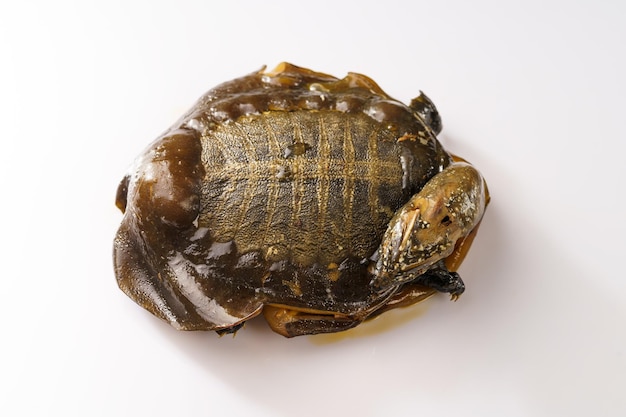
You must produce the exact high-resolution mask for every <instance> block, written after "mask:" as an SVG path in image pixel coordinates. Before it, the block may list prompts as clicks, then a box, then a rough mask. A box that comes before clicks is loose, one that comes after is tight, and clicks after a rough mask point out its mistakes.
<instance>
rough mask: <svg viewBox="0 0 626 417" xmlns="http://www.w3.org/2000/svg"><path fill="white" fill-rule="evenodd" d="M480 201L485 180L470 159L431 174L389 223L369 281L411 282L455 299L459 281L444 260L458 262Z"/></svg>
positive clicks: (468, 242) (477, 215) (483, 197)
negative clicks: (449, 259) (428, 179)
mask: <svg viewBox="0 0 626 417" xmlns="http://www.w3.org/2000/svg"><path fill="white" fill-rule="evenodd" d="M486 204H487V197H486V187H485V182H484V180H483V178H482V176H481V175H480V173H479V172H478V171H477V170H476V169H475V168H474V167H472V166H471V165H470V164H468V163H465V162H457V163H453V164H452V165H450V166H448V167H447V168H446V169H444V170H443V171H442V172H440V173H439V174H437V175H435V176H434V177H433V178H432V179H430V181H428V182H427V183H426V185H425V186H424V187H423V188H422V190H421V191H420V192H419V193H417V194H416V195H414V196H413V197H412V198H411V199H410V200H409V202H408V203H406V204H405V205H404V206H403V207H402V208H401V209H400V210H398V212H397V213H396V214H395V215H394V217H393V218H392V219H391V221H390V222H389V226H388V228H387V231H386V232H385V235H384V237H383V240H382V243H381V245H380V247H379V249H378V260H377V262H376V265H375V266H374V268H373V270H372V273H373V276H374V277H373V279H372V282H371V284H372V286H373V287H375V288H379V289H382V288H388V287H389V286H391V285H400V284H404V283H407V282H415V283H419V284H423V285H426V286H429V287H431V288H433V289H436V290H438V291H444V292H449V293H450V294H451V295H452V299H456V298H458V296H459V295H460V294H461V293H462V292H463V290H464V289H465V286H464V284H463V281H461V279H460V277H459V276H458V274H456V273H454V272H450V271H449V270H448V268H447V267H446V259H447V258H448V257H450V258H451V260H454V261H453V262H449V264H450V265H453V266H454V267H455V269H456V267H458V266H459V265H460V261H462V258H463V257H464V256H465V253H466V252H467V250H468V249H469V245H471V241H472V239H473V236H474V234H475V229H476V228H477V226H478V224H479V223H480V220H481V219H482V216H483V213H484V211H485V207H486Z"/></svg>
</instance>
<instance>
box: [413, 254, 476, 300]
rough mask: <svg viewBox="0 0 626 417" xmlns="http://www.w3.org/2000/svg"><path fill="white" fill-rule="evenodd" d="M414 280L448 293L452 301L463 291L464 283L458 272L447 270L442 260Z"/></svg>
mask: <svg viewBox="0 0 626 417" xmlns="http://www.w3.org/2000/svg"><path fill="white" fill-rule="evenodd" d="M415 282H416V283H417V284H421V285H425V286H427V287H430V288H432V289H435V290H437V291H439V292H447V293H449V294H450V299H451V300H452V301H456V300H458V299H459V297H460V296H461V294H463V292H464V291H465V284H464V283H463V280H462V279H461V277H460V276H459V274H457V273H456V272H450V271H448V269H447V268H446V266H445V264H444V262H443V261H440V262H438V263H437V264H436V266H435V267H434V268H432V269H429V270H428V271H426V272H424V273H423V274H422V275H421V276H420V277H419V278H417V279H416V280H415Z"/></svg>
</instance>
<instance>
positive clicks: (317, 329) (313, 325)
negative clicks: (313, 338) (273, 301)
mask: <svg viewBox="0 0 626 417" xmlns="http://www.w3.org/2000/svg"><path fill="white" fill-rule="evenodd" d="M263 315H264V316H265V320H266V321H267V323H268V324H269V326H270V328H271V329H272V330H273V331H275V332H276V333H278V334H280V335H282V336H285V337H295V336H305V335H313V334H320V333H335V332H341V331H343V330H348V329H351V328H353V327H355V326H357V325H358V324H360V323H361V322H362V320H359V319H354V318H351V317H336V316H333V315H330V314H316V313H308V312H302V311H297V310H291V309H288V308H284V307H275V306H268V305H266V306H265V307H264V308H263Z"/></svg>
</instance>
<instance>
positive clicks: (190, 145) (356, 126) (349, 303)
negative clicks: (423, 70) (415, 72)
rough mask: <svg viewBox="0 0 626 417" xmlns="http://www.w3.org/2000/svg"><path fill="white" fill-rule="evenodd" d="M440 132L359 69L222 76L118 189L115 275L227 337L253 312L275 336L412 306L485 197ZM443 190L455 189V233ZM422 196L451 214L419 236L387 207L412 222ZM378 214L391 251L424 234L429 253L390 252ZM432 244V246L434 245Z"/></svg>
mask: <svg viewBox="0 0 626 417" xmlns="http://www.w3.org/2000/svg"><path fill="white" fill-rule="evenodd" d="M440 129H441V120H440V118H439V116H438V113H437V112H436V109H435V108H434V105H432V103H431V102H430V100H428V98H426V96H424V95H420V96H419V97H418V98H416V99H415V100H413V102H412V103H411V106H410V107H409V106H406V105H403V104H402V103H400V102H397V101H395V100H393V99H391V98H390V97H388V96H387V95H386V94H385V93H384V92H383V91H382V90H381V89H380V87H378V86H377V85H376V84H375V83H374V82H373V81H372V80H370V79H369V78H367V77H365V76H362V75H359V74H349V75H348V76H347V77H345V78H344V79H341V80H339V79H336V78H334V77H331V76H329V75H325V74H321V73H316V72H313V71H310V70H306V69H302V68H298V67H295V66H292V65H289V64H281V66H279V67H278V68H277V69H276V70H274V71H273V72H269V73H266V72H262V71H261V72H256V73H253V74H250V75H248V76H245V77H242V78H239V79H236V80H233V81H230V82H227V83H224V84H222V85H220V86H218V87H216V88H214V89H213V90H211V91H209V92H208V93H207V94H205V95H204V96H203V97H202V98H200V100H199V101H198V103H196V105H195V106H194V107H193V108H192V109H191V110H190V111H189V112H188V113H187V114H186V115H185V116H184V117H183V118H182V119H181V120H179V121H178V122H177V123H176V124H175V125H174V126H173V127H172V128H170V129H169V130H168V131H167V132H166V133H164V134H163V136H162V137H161V138H159V139H157V141H155V142H154V143H153V144H152V145H151V146H150V147H149V148H148V149H147V150H146V151H145V153H144V154H142V155H141V156H140V157H139V158H138V159H137V161H136V163H135V165H134V166H133V168H132V169H131V171H130V172H129V174H128V175H127V176H126V177H125V178H124V180H123V181H122V183H121V184H120V187H119V189H118V194H117V200H116V204H117V206H118V207H119V208H120V209H121V210H122V211H124V213H125V215H124V219H123V221H122V225H121V226H120V229H119V231H118V234H117V237H116V239H115V245H114V261H115V271H116V275H117V279H118V283H119V285H120V287H121V288H122V290H124V291H125V292H126V293H127V294H128V295H129V296H130V297H131V298H132V299H133V300H135V301H136V302H138V303H139V304H140V305H142V306H143V307H145V308H146V309H148V310H149V311H151V312H152V313H153V314H155V315H157V316H158V317H161V318H163V319H165V320H166V321H168V322H170V323H171V324H172V325H173V326H175V327H177V328H179V329H185V330H194V329H207V330H217V331H234V330H236V329H237V328H238V327H239V326H240V324H241V323H243V322H244V321H245V320H247V319H249V318H251V317H253V316H255V315H257V314H259V313H260V312H261V311H262V310H263V307H264V306H268V307H267V308H266V312H265V316H266V318H267V319H268V322H269V323H270V325H271V326H272V328H273V329H274V330H275V331H277V332H279V333H281V334H283V335H285V336H295V335H300V334H311V333H320V332H328V331H340V330H345V329H347V328H350V327H354V326H355V325H357V324H358V323H359V322H361V321H362V320H364V319H366V318H367V317H369V316H371V315H372V314H374V313H375V312H377V311H378V312H381V311H384V310H385V309H389V308H394V307H396V306H400V305H408V304H411V303H413V302H417V301H420V300H421V299H424V298H426V297H428V296H430V295H431V294H432V293H433V292H434V289H432V288H428V286H425V285H423V283H421V282H420V281H419V279H417V278H418V277H419V276H420V275H422V274H424V272H426V271H429V270H430V269H433V268H435V264H436V262H438V261H439V260H441V259H444V258H446V257H449V256H452V252H453V249H454V247H455V243H456V242H457V241H461V240H463V239H464V238H465V236H467V235H468V234H469V233H470V232H471V231H472V229H474V227H475V226H476V225H477V224H478V222H479V220H480V218H481V217H482V213H483V210H484V206H485V199H484V192H483V181H482V178H481V177H480V174H478V173H477V172H476V171H475V170H474V169H473V168H471V167H470V166H469V165H468V168H467V172H469V175H470V177H471V178H470V177H468V178H470V179H469V180H467V178H466V180H463V178H461V177H463V176H466V177H467V175H465V174H463V175H460V174H457V172H461V171H463V169H462V168H458V167H457V164H455V163H453V160H452V157H451V156H450V155H449V154H448V153H446V152H445V151H444V150H443V148H442V147H441V145H440V144H439V142H438V141H437V140H436V138H435V134H436V132H437V131H438V130H440ZM449 167H450V168H449ZM463 172H465V171H463ZM467 172H466V174H467ZM440 173H446V176H445V178H446V179H445V180H443V179H442V178H444V176H441V175H440ZM434 177H435V178H437V179H435V180H433V181H430V180H431V179H433V178H434ZM457 179H458V180H459V182H458V184H457ZM464 181H465V182H464ZM427 183H428V184H430V185H429V186H427V187H425V185H426V184H427ZM443 184H445V185H443ZM462 184H464V185H462ZM457 185H458V186H457ZM422 190H424V192H423V193H421V191H422ZM426 190H430V191H428V192H427V191H426ZM438 190H444V191H445V192H442V193H439V191H438ZM455 193H456V194H455ZM472 193H474V194H472ZM481 193H482V194H481ZM452 194H454V195H462V196H466V195H470V194H471V195H470V196H469V197H468V198H467V199H465V200H467V201H466V204H465V205H464V206H463V207H464V208H463V213H464V215H465V217H466V219H465V220H467V221H465V222H464V225H463V227H461V228H459V227H457V228H454V226H455V225H457V222H456V218H457V217H459V219H461V217H463V216H457V214H458V213H459V210H460V207H461V206H460V205H459V204H457V203H456V202H455V201H454V200H450V197H449V195H452ZM443 198H447V199H448V200H445V201H444V200H442V199H443ZM455 198H456V197H455ZM425 199H427V200H428V201H431V200H432V201H434V203H432V204H431V206H436V207H441V206H444V207H445V208H446V210H448V211H449V212H450V215H451V216H453V220H455V222H454V223H453V224H452V226H448V224H445V225H444V226H441V228H439V229H434V228H431V229H429V230H431V232H429V234H428V236H424V237H419V236H422V235H418V234H415V233H414V232H413V231H412V229H410V230H409V229H406V227H405V226H407V225H408V223H406V221H405V220H404V217H402V218H401V216H402V215H401V214H400V213H404V212H407V213H412V214H410V216H409V217H411V216H412V218H413V219H414V218H417V217H420V216H422V215H421V214H416V213H417V212H416V211H415V210H414V209H413V205H414V203H413V202H417V203H415V204H417V206H420V207H425V206H426V205H428V204H427V203H425V201H426V200H425ZM467 202H469V203H467ZM407 204H409V205H410V206H411V207H409V208H406V207H405V206H406V205H407ZM467 204H469V205H470V206H471V208H469V209H467V207H466V206H467ZM403 207H405V208H403ZM401 208H403V209H402V210H400V209H401ZM407 210H408V211H407ZM446 213H447V212H446ZM426 215H427V214H425V213H424V216H426ZM437 215H438V216H440V217H441V218H443V217H445V216H448V214H445V213H444V214H441V210H439V212H438V213H437ZM404 216H405V217H406V216H407V215H406V214H405V215H404ZM392 218H394V219H400V220H396V223H398V225H397V226H396V229H397V228H398V227H400V228H403V227H404V228H405V229H406V230H408V231H406V230H405V232H404V233H405V235H407V236H409V235H410V236H418V237H417V238H416V239H418V240H419V242H418V243H415V244H414V245H413V246H412V247H413V249H410V248H409V249H407V248H406V247H405V246H406V245H405V246H402V247H403V248H404V249H403V250H405V251H408V252H411V251H413V250H415V251H417V250H418V249H417V247H418V246H420V245H421V246H424V245H425V244H426V242H425V240H424V239H431V240H433V239H434V240H433V242H434V243H429V244H430V245H431V246H429V247H430V248H431V249H430V252H429V257H425V256H421V255H419V254H418V255H415V254H412V255H411V256H412V258H411V259H412V260H411V261H410V262H408V261H407V262H405V261H404V255H402V256H399V255H398V247H399V246H398V245H399V244H400V243H399V241H396V240H394V239H397V237H395V236H396V235H394V234H393V233H392V232H391V231H390V230H392V226H391V225H390V221H392ZM420 218H421V217H420ZM424 219H425V220H424V222H426V220H432V219H430V218H428V219H426V217H424ZM392 223H393V221H392ZM422 224H425V223H422ZM411 227H412V224H411ZM453 229H454V230H453ZM461 229H462V230H461ZM455 233H456V234H455ZM422 234H423V233H422ZM385 235H388V236H389V237H387V238H384V236H385ZM398 236H399V235H398ZM403 239H404V240H403V242H405V243H406V241H409V240H411V239H409V238H408V237H406V238H403ZM441 239H444V240H446V239H447V240H446V242H448V246H447V247H446V248H445V249H441V250H439V249H437V248H438V247H439V246H441V244H440V243H437V242H440V240H441ZM413 240H415V239H413ZM470 242H471V239H470ZM394 245H395V246H394ZM468 246H469V245H468ZM394 248H395V249H394ZM466 249H467V248H465V249H464V250H465V252H466ZM394 251H395V252H394ZM408 252H407V253H408ZM465 252H463V255H464V253H465ZM381 255H382V257H381ZM414 255H415V256H414ZM420 256H421V257H420ZM455 256H456V255H455ZM409 257H410V256H409ZM457 257H458V256H457ZM400 258H402V259H400ZM427 258H428V259H427ZM407 259H408V258H407ZM416 259H418V260H416ZM420 259H421V260H420ZM416 262H417V263H419V265H417V266H416V265H413V264H416ZM458 263H460V262H458ZM383 265H384V266H383ZM439 265H441V264H439ZM455 266H458V265H455ZM437 268H443V269H445V267H441V266H437ZM400 271H405V272H400ZM407 271H408V272H407ZM446 273H447V271H446ZM424 282H427V281H424ZM428 282H430V281H428ZM434 288H436V289H439V290H443V291H447V292H450V293H451V294H453V295H455V293H453V291H452V290H449V288H452V287H449V288H448V287H446V288H445V289H442V288H440V287H438V286H435V287H434ZM461 292H462V289H461Z"/></svg>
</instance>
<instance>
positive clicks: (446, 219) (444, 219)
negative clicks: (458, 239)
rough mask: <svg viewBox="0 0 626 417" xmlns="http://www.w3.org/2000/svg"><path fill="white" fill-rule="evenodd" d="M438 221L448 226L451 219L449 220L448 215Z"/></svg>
mask: <svg viewBox="0 0 626 417" xmlns="http://www.w3.org/2000/svg"><path fill="white" fill-rule="evenodd" d="M440 223H441V224H442V225H444V226H450V225H451V224H452V220H450V216H446V217H444V218H443V219H441V222H440Z"/></svg>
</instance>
